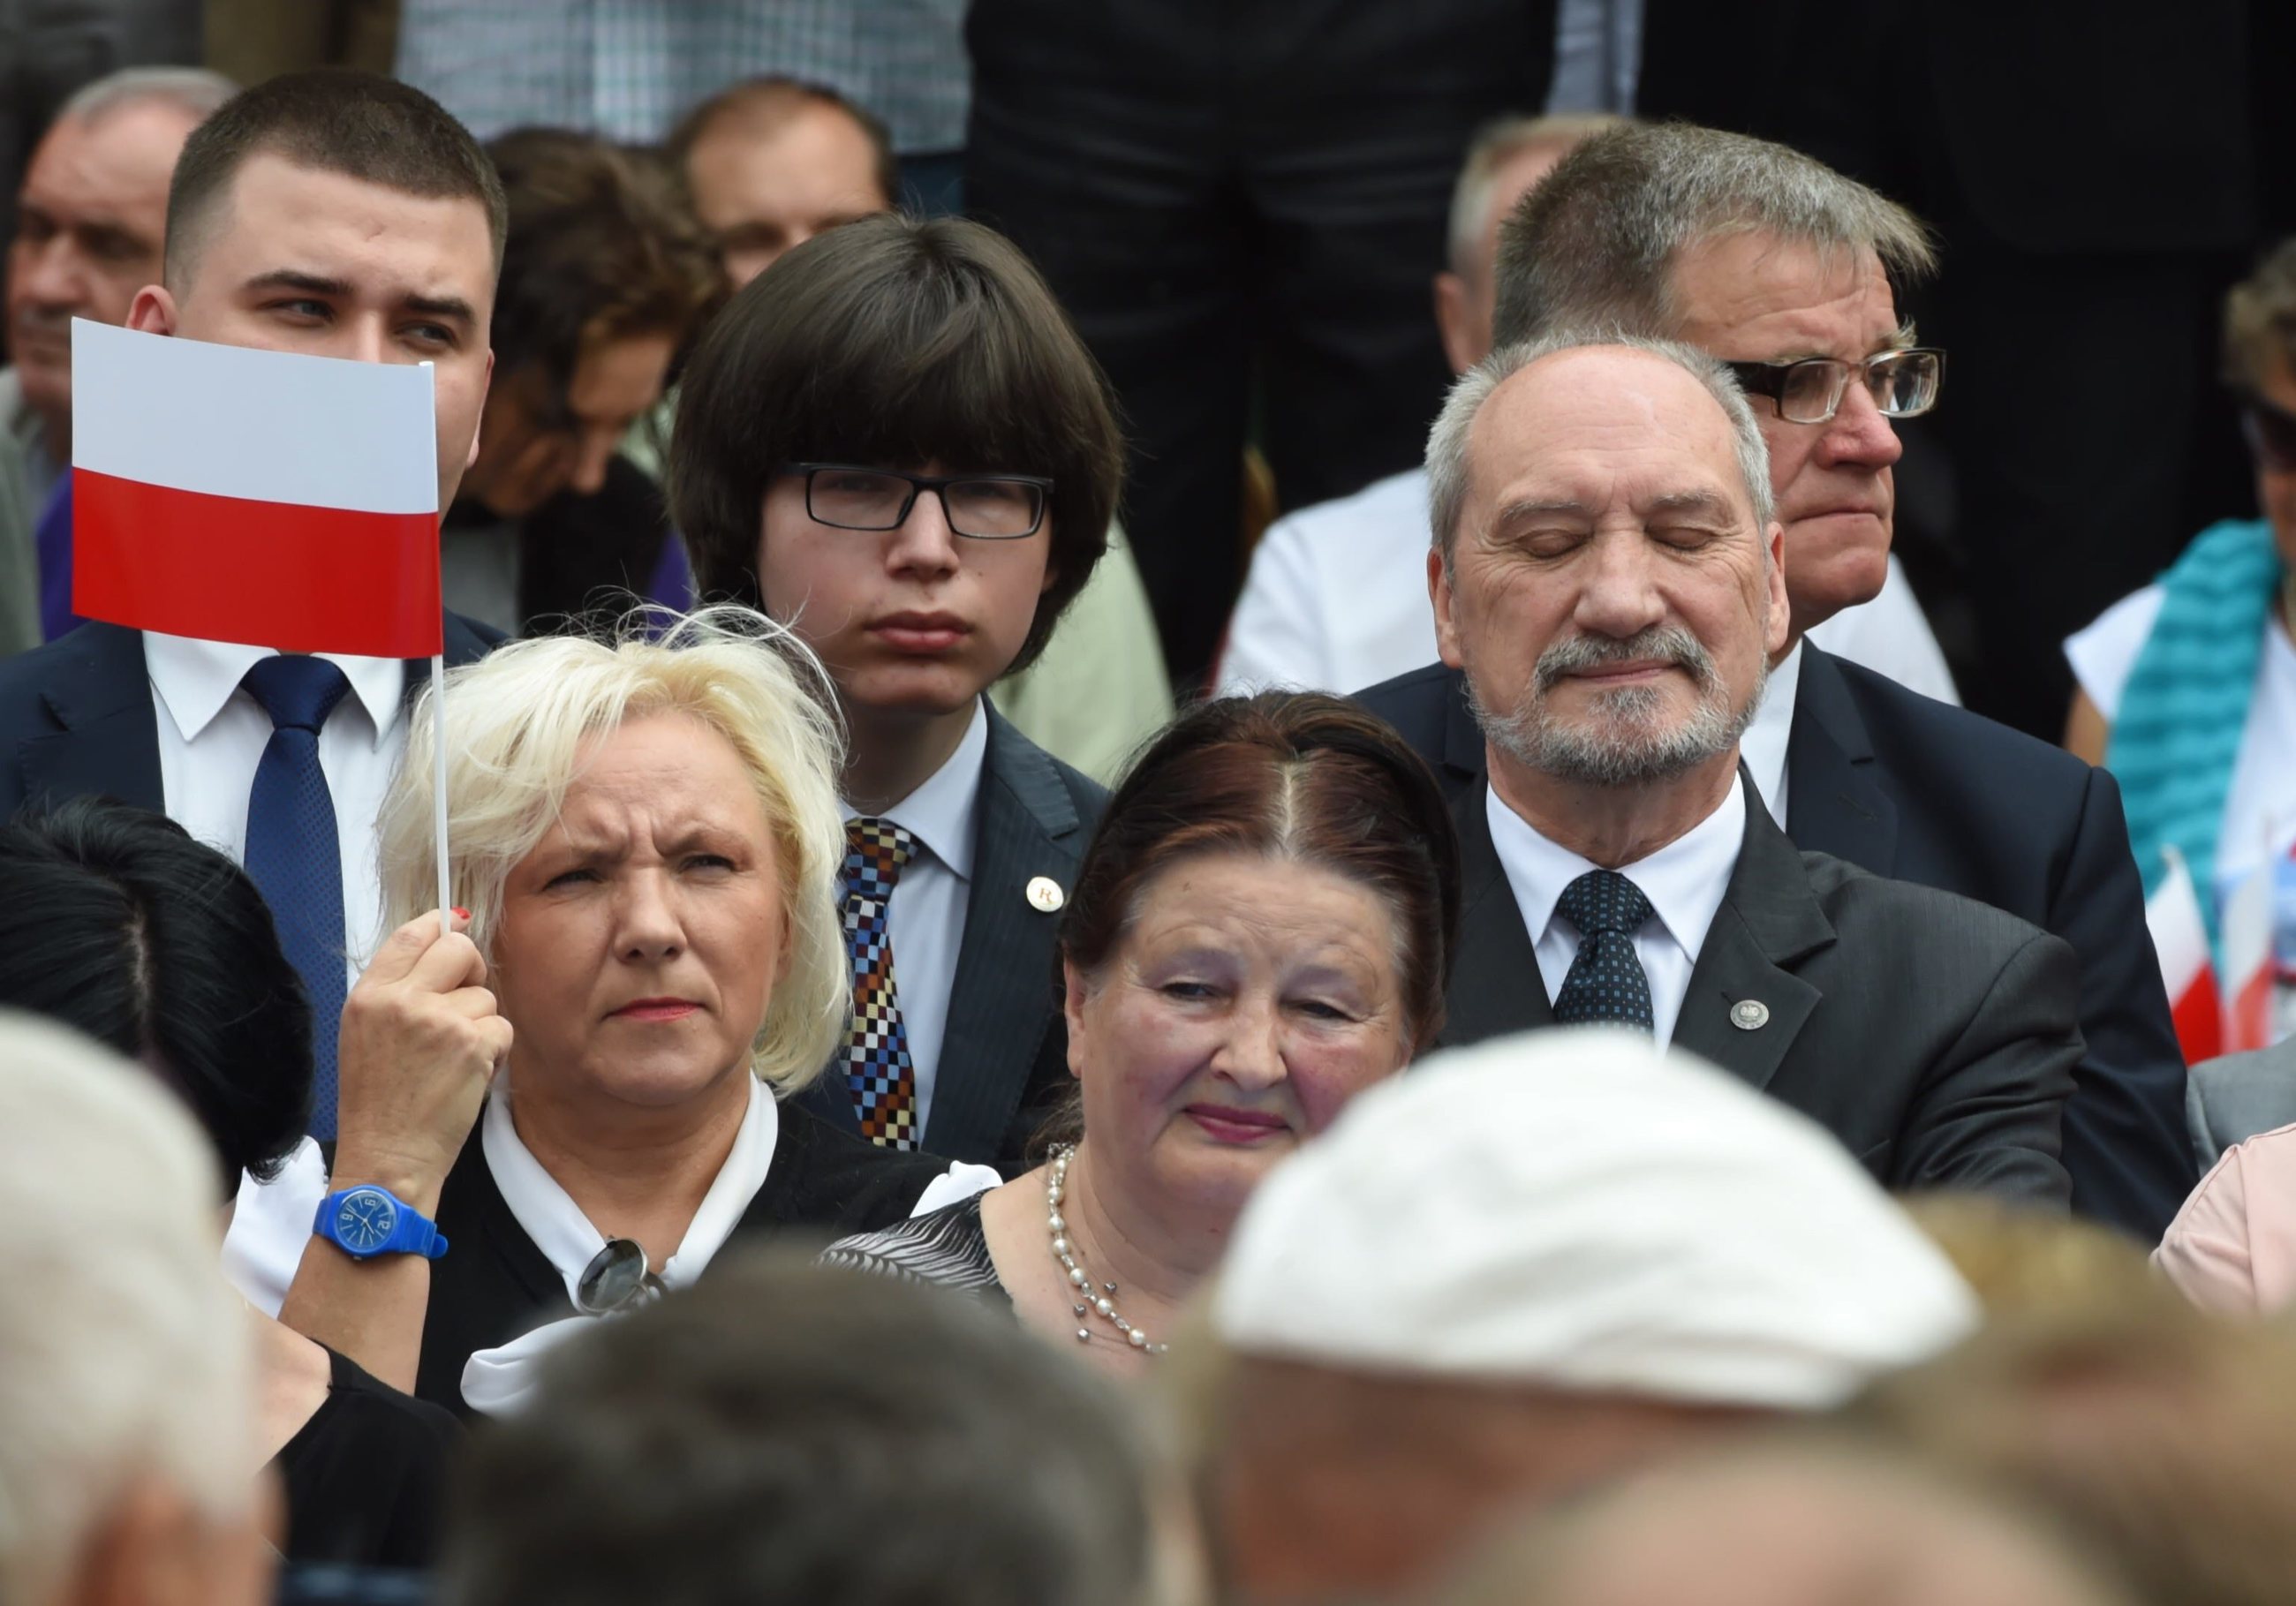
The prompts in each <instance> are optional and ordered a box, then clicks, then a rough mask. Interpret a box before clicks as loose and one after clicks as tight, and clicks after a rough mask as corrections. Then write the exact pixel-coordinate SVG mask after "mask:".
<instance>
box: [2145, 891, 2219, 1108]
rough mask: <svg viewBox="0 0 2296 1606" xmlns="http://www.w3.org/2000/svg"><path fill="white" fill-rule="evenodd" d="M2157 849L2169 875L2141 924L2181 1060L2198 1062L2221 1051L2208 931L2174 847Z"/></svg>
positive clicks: (2147, 903) (2149, 900)
mask: <svg viewBox="0 0 2296 1606" xmlns="http://www.w3.org/2000/svg"><path fill="white" fill-rule="evenodd" d="M2161 854H2162V856H2164V857H2165V858H2166V859H2167V861H2168V864H2169V873H2168V874H2167V875H2166V876H2164V877H2163V878H2162V879H2161V884H2160V886H2159V887H2157V888H2156V889H2154V890H2153V896H2152V897H2149V898H2147V899H2145V901H2144V924H2145V927H2146V929H2147V930H2150V931H2151V932H2152V933H2153V951H2154V952H2155V953H2157V954H2158V955H2160V956H2161V980H2162V981H2163V982H2165V983H2167V984H2168V988H2169V1015H2170V1017H2171V1018H2172V1019H2173V1020H2175V1022H2176V1026H2177V1046H2178V1047H2180V1048H2182V1049H2183V1050H2184V1051H2185V1064H2187V1065H2198V1064H2199V1063H2200V1062H2201V1061H2203V1060H2213V1059H2215V1058H2216V1057H2217V1055H2218V1054H2219V1053H2223V1052H2224V1038H2223V1032H2224V1019H2223V1006H2222V1005H2221V1004H2219V1003H2218V999H2217V973H2216V967H2215V965H2214V964H2213V963H2210V958H2209V930H2208V926H2207V925H2206V923H2204V922H2202V919H2201V900H2200V896H2199V894H2198V893H2197V892H2195V891H2194V888H2193V873H2192V872H2191V871H2190V870H2188V869H2186V868H2185V856H2184V855H2183V854H2181V853H2179V852H2177V850H2176V849H2175V848H2162V849H2161Z"/></svg>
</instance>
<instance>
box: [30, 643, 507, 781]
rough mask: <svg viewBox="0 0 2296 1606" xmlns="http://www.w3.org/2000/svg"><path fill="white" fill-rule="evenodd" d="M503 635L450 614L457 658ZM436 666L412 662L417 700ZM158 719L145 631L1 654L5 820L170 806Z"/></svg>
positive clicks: (409, 670) (468, 658) (450, 646)
mask: <svg viewBox="0 0 2296 1606" xmlns="http://www.w3.org/2000/svg"><path fill="white" fill-rule="evenodd" d="M502 639H503V638H502V635H501V633H500V632H499V631H496V630H491V629H488V627H486V626H484V625H480V624H477V623H475V622H473V621H471V620H470V619H463V618H462V617H461V616H460V615H457V614H452V613H450V614H448V615H447V627H446V645H447V665H448V667H449V668H452V667H454V666H455V665H458V664H466V663H472V662H475V661H476V660H479V659H481V658H484V657H485V656H486V655H487V654H488V652H489V651H492V650H493V649H494V648H495V647H496V645H497V644H499V643H500V642H501V641H502ZM429 676H430V660H429V659H410V660H407V664H406V691H407V695H408V696H409V697H412V696H413V695H414V693H415V692H417V691H419V690H420V689H421V688H422V686H424V685H426V684H429ZM158 717H159V716H158V713H157V711H156V710H155V709H153V708H152V676H151V674H150V672H149V671H148V670H147V669H146V668H144V665H143V632H142V631H140V630H129V629H127V628H125V627H122V626H119V625H103V624H90V625H82V626H81V627H79V628H78V629H77V630H75V631H73V632H72V633H71V634H70V635H66V636H62V637H60V638H59V639H57V640H55V641H53V642H50V643H48V644H47V645H46V646H45V647H40V648H37V649H35V650H34V651H30V652H26V653H23V654H21V655H20V656H18V657H15V658H12V659H8V660H4V661H0V819H5V818H6V817H7V816H8V815H12V814H13V813H14V812H15V811H16V810H17V808H18V807H21V805H23V804H24V803H26V802H28V801H29V800H31V799H36V798H45V799H51V800H53V801H56V802H61V801H63V800H65V799H69V798H84V797H110V798H117V799H119V800H120V801H121V802H123V803H134V804H137V805H140V806H141V807H145V808H150V809H154V810H159V811H161V812H164V811H165V810H166V807H167V799H166V798H165V797H164V796H163V795H162V793H161V791H160V746H159V731H158V725H157V721H158Z"/></svg>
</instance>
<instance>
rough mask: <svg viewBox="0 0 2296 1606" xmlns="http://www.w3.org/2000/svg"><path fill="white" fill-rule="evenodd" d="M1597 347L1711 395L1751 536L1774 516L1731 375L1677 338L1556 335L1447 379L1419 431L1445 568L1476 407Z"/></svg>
mask: <svg viewBox="0 0 2296 1606" xmlns="http://www.w3.org/2000/svg"><path fill="white" fill-rule="evenodd" d="M1603 347H1611V348H1619V349H1621V350H1627V351H1643V352H1647V353H1649V354H1650V355H1651V356H1656V357H1661V358H1663V359H1665V360H1666V361H1667V362H1669V363H1672V364H1673V365H1675V366H1676V367H1677V368H1680V369H1682V370H1683V371H1684V372H1685V373H1688V374H1689V375H1690V376H1691V377H1692V378H1693V379H1695V380H1696V381H1698V382H1699V383H1700V384H1701V385H1702V386H1704V387H1705V389H1706V393H1707V395H1709V396H1710V397H1713V398H1714V402H1715V405H1716V406H1718V407H1720V408H1721V409H1722V415H1723V416H1724V417H1725V418H1726V419H1728V420H1729V421H1730V436H1731V443H1732V446H1733V447H1734V455H1735V456H1736V458H1737V460H1738V477H1739V479H1741V480H1743V482H1744V485H1745V488H1746V503H1747V505H1748V506H1749V507H1750V508H1751V509H1752V511H1753V517H1754V533H1755V536H1756V537H1757V539H1760V537H1762V534H1763V532H1764V531H1766V530H1767V529H1769V527H1770V524H1771V521H1772V520H1775V518H1776V517H1777V499H1776V497H1775V496H1774V495H1773V494H1772V492H1771V489H1770V448H1769V446H1768V444H1767V442H1765V441H1764V440H1763V438H1762V426H1761V425H1760V423H1759V422H1757V421H1756V420H1755V417H1754V410H1753V408H1752V407H1751V406H1747V404H1746V393H1745V392H1744V391H1743V390H1741V389H1739V388H1738V381H1737V378H1736V376H1735V375H1734V374H1733V373H1731V372H1730V371H1729V370H1728V369H1727V368H1726V367H1724V366H1723V365H1721V364H1720V363H1719V362H1718V361H1716V360H1715V359H1714V358H1713V357H1712V356H1709V355H1708V354H1707V353H1705V352H1703V351H1701V350H1699V349H1698V348H1696V347H1695V346H1687V345H1685V344H1684V343H1683V342H1681V341H1680V340H1659V339H1656V338H1654V337H1652V336H1650V335H1642V334H1628V333H1626V332H1623V331H1620V330H1616V329H1605V330H1593V331H1577V330H1557V331H1556V332H1554V333H1552V334H1547V335H1543V336H1541V337H1540V338H1538V339H1537V340H1518V341H1515V342H1514V343H1513V344H1512V345H1507V346H1502V347H1500V348H1498V349H1497V351H1494V352H1493V353H1491V355H1490V356H1487V357H1485V358H1484V359H1483V360H1482V361H1481V362H1480V363H1477V364H1476V365H1474V366H1473V367H1472V368H1470V369H1468V370H1467V371H1466V373H1463V374H1461V375H1460V376H1459V377H1458V379H1457V380H1456V381H1453V383H1452V386H1451V393H1450V394H1449V395H1448V396H1447V397H1444V399H1443V410H1442V411H1441V412H1440V413H1439V414H1436V415H1435V427H1434V428H1433V429H1431V430H1429V431H1428V432H1427V504H1428V520H1429V525H1430V528H1431V530H1432V532H1433V536H1434V543H1435V545H1436V547H1437V548H1438V549H1439V551H1440V552H1441V553H1442V554H1443V561H1444V563H1445V564H1446V565H1448V564H1449V562H1450V561H1451V551H1452V547H1453V545H1454V544H1455V542H1456V539H1457V537H1458V532H1459V515H1460V512H1462V510H1464V508H1465V506H1466V504H1467V481H1468V472H1469V464H1468V462H1467V447H1468V438H1469V437H1470V436H1471V435H1472V433H1473V431H1474V427H1475V417H1476V414H1480V412H1481V411H1482V410H1483V404H1484V403H1485V402H1487V401H1488V400H1490V398H1491V393H1492V392H1493V391H1495V390H1497V389H1498V388H1499V387H1500V386H1501V385H1503V384H1505V382H1506V381H1508V380H1510V379H1512V378H1513V377H1514V376H1515V375H1516V374H1518V373H1521V372H1522V371H1523V370H1524V369H1526V368H1528V367H1529V366H1530V365H1532V364H1533V363H1536V362H1538V361H1541V360H1542V359H1544V358H1546V357H1550V356H1555V355H1557V354H1558V353H1561V352H1564V351H1575V350H1579V349H1580V348H1603ZM1762 553H1763V561H1765V562H1767V561H1768V554H1769V543H1768V542H1767V540H1763V541H1762Z"/></svg>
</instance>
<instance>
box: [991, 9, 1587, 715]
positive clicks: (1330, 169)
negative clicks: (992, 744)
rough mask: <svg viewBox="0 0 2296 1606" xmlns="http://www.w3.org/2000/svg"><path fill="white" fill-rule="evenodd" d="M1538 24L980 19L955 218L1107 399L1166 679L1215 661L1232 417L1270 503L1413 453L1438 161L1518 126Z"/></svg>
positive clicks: (1424, 389) (1436, 254)
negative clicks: (1081, 353)
mask: <svg viewBox="0 0 2296 1606" xmlns="http://www.w3.org/2000/svg"><path fill="white" fill-rule="evenodd" d="M967 33H968V39H969V43H970V45H971V50H972V60H973V75H974V77H973V107H972V132H971V136H970V139H969V142H968V154H967V166H966V176H965V182H966V193H967V201H968V206H969V209H970V210H971V211H972V214H973V216H975V217H980V219H981V220H982V221H984V222H987V223H988V224H990V225H994V226H996V227H997V228H999V229H1002V230H1003V231H1004V232H1005V233H1006V234H1009V235H1010V236H1011V237H1012V238H1013V240H1014V241H1015V242H1018V243H1019V244H1020V245H1021V248H1022V249H1023V250H1026V251H1027V252H1028V253H1029V256H1030V257H1031V258H1033V259H1034V260H1035V261H1036V263H1037V266H1038V267H1040V268H1041V269H1042V270H1043V271H1044V273H1045V275H1046V278H1047V279H1048V280H1049V281H1050V282H1051V284H1052V287H1053V289H1054V292H1055V293H1056V294H1058V295H1059V296H1060V298H1061V299H1062V302H1063V303H1064V304H1065V305H1066V306H1067V307H1068V309H1069V312H1070V315H1071V316H1072V317H1073V318H1074V319H1075V320H1076V324H1077V327H1078V331H1079V332H1081V333H1082V335H1083V337H1084V339H1085V340H1086V342H1087V345H1089V346H1090V347H1091V348H1092V350H1093V352H1094V355H1095V356H1097V357H1098V359H1099V360H1100V362H1101V365H1103V368H1105V369H1106V371H1107V373H1108V375H1109V378H1110V380H1111V383H1112V384H1113V386H1114V389H1115V390H1116V393H1117V397H1118V399H1119V403H1120V405H1121V406H1122V409H1123V416H1124V422H1125V425H1126V430H1127V434H1128V438H1129V439H1130V441H1131V444H1132V448H1133V449H1132V454H1131V463H1130V467H1131V481H1130V485H1129V488H1128V494H1127V497H1126V502H1125V515H1124V516H1125V520H1126V525H1127V529H1128V531H1129V533H1130V535H1131V538H1132V545H1133V551H1134V553H1135V554H1136V557H1137V559H1138V561H1139V564H1140V569H1141V573H1142V577H1143V578H1144V580H1145V581H1146V583H1147V586H1148V592H1149V596H1150V599H1151V600H1152V602H1153V604H1154V607H1155V610H1156V617H1157V622H1158V625H1159V627H1160V631H1161V633H1162V636H1163V643H1164V651H1165V655H1166V659H1167V661H1168V662H1169V665H1170V667H1171V668H1172V671H1173V673H1174V675H1175V676H1176V677H1177V678H1179V679H1181V680H1182V681H1184V682H1185V681H1192V680H1194V679H1196V678H1197V677H1199V676H1201V674H1202V672H1203V671H1204V670H1205V668H1207V667H1208V666H1209V664H1210V661H1211V659H1212V656H1213V654H1214V652H1215V651H1216V650H1217V648H1218V642H1219V637H1220V633H1221V631H1222V629H1223V628H1224V627H1225V624H1226V618H1227V611H1228V608H1229V605H1230V604H1231V603H1232V602H1233V601H1234V596H1235V593H1236V588H1237V586H1238V584H1239V581H1240V579H1241V572H1240V570H1241V568H1242V561H1241V554H1240V552H1239V534H1240V530H1241V514H1242V506H1241V503H1242V455H1243V448H1244V445H1245V441H1246V439H1247V436H1248V435H1250V434H1251V433H1252V429H1251V426H1252V422H1253V417H1254V412H1253V409H1254V402H1255V397H1257V400H1258V403H1259V418H1260V419H1261V420H1262V424H1261V427H1260V429H1259V431H1258V438H1259V439H1260V440H1261V442H1262V443H1263V445H1264V447H1265V448H1266V452H1267V460H1268V463H1269V464H1270V466H1271V467H1272V468H1273V470H1274V472H1275V486H1276V494H1277V497H1278V501H1279V503H1280V504H1281V505H1282V506H1283V507H1285V508H1292V507H1299V506H1304V505H1306V504H1309V503H1314V502H1320V501H1323V500H1324V499H1326V498H1328V497H1332V496H1341V495H1345V494H1346V493H1348V492H1349V491H1353V490H1356V489H1358V488H1361V487H1362V486H1364V485H1365V484H1367V483H1368V482H1369V481H1371V480H1372V479H1376V478H1378V477H1380V476H1381V475H1383V474H1389V473H1393V472H1395V471H1398V470H1401V469H1405V468H1408V467H1410V466H1411V465H1412V464H1414V463H1416V462H1417V461H1418V460H1419V457H1420V454H1421V451H1422V448H1423V444H1424V442H1425V438H1426V432H1427V427H1428V425H1429V423H1430V422H1431V421H1432V419H1433V417H1434V414H1435V410H1436V408H1437V407H1438V406H1439V404H1440V401H1441V397H1442V392H1443V387H1444V385H1445V383H1446V382H1447V379H1448V373H1447V369H1446V367H1445V365H1444V362H1443V356H1442V351H1441V348H1440V346H1439V343H1438V340H1437V338H1436V333H1435V325H1434V315H1433V309H1432V305H1431V279H1432V276H1433V275H1434V274H1435V273H1436V272H1437V271H1438V270H1439V268H1440V267H1441V266H1443V264H1444V243H1445V232H1446V222H1447V211H1448V209H1449V204H1450V193H1451V188H1452V184H1453V183H1454V181H1455V180H1456V176H1457V174H1458V168H1459V163H1460V159H1461V157H1462V156H1463V154H1464V152H1465V149H1466V146H1467V144H1468V143H1469V141H1470V140H1471V138H1472V135H1473V133H1474V131H1475V129H1476V128H1477V127H1479V126H1480V125H1481V124H1482V123H1484V122H1485V121H1487V120H1488V119H1491V118H1493V117H1496V116H1498V115H1500V114H1502V113H1505V112H1509V111H1536V110H1537V109H1538V105H1539V103H1540V102H1542V101H1543V99H1544V98H1545V94H1546V79H1547V77H1548V72H1549V69H1550V64H1551V61H1552V57H1553V51H1554V43H1553V41H1554V11H1553V6H1552V0H1546V3H1545V4H1521V0H1413V3H1412V4H1368V3H1366V0H1153V3H1150V0H1108V3H1107V4H1077V3H1076V0H975V4H974V5H973V7H972V15H971V18H970V20H969V22H968V25H967Z"/></svg>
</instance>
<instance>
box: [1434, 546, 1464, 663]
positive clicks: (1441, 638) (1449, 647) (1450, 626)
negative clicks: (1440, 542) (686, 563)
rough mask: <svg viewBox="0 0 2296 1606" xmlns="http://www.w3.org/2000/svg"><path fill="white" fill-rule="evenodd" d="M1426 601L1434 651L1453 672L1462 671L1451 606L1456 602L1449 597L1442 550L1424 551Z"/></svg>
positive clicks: (1448, 571) (1448, 572)
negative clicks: (1431, 613)
mask: <svg viewBox="0 0 2296 1606" xmlns="http://www.w3.org/2000/svg"><path fill="white" fill-rule="evenodd" d="M1427 600H1428V602H1430V603H1431V604H1432V605H1433V607H1434V610H1435V652H1436V655H1437V656H1438V657H1439V658H1440V659H1441V660H1443V661H1444V662H1445V663H1446V664H1448V665H1449V666H1450V667H1451V668H1454V669H1463V668H1466V664H1467V660H1466V657H1465V655H1464V654H1463V653H1462V652H1461V651H1459V621H1458V615H1457V613H1456V610H1455V609H1454V607H1453V603H1454V602H1456V598H1455V597H1453V595H1452V594H1451V566H1450V565H1449V564H1447V563H1446V562H1445V561H1443V549H1442V548H1441V547H1439V546H1431V547H1429V548H1428V549H1427Z"/></svg>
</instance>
